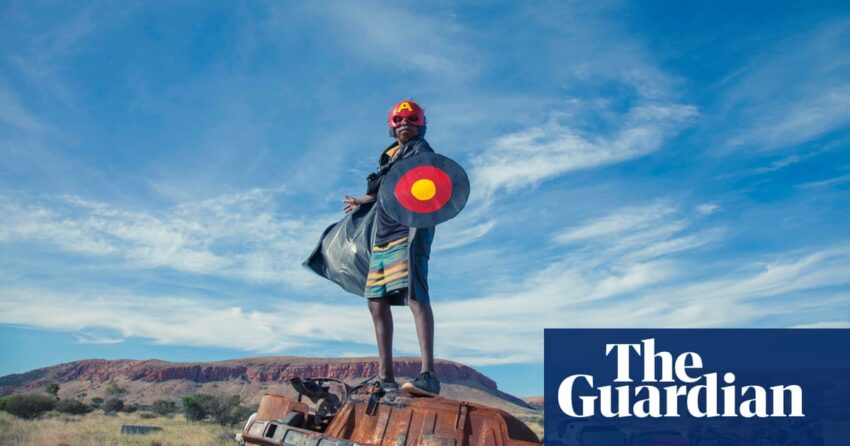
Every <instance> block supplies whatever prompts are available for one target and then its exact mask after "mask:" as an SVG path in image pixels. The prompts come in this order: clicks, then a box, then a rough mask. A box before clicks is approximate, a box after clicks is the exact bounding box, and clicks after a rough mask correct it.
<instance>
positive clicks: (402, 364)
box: [0, 357, 497, 395]
mask: <svg viewBox="0 0 850 446" xmlns="http://www.w3.org/2000/svg"><path fill="white" fill-rule="evenodd" d="M394 366H395V373H396V375H397V376H399V377H412V376H416V375H417V374H418V373H419V361H418V360H416V359H411V358H401V359H398V360H396V361H395V363H394ZM435 367H436V369H437V370H436V372H437V375H438V376H439V377H440V379H441V380H443V381H445V382H455V383H463V384H465V385H469V386H474V387H479V388H482V389H486V390H489V391H496V390H497V388H496V383H495V382H494V381H493V380H491V379H490V378H488V377H486V376H484V375H482V374H481V373H479V372H478V371H476V370H474V369H472V368H470V367H467V366H465V365H462V364H458V363H456V362H451V361H443V360H438V361H437V362H436V364H435ZM377 373H378V363H377V361H376V360H375V359H374V358H350V359H348V358H347V359H319V358H299V357H261V358H246V359H236V360H229V361H219V362H206V363H175V362H165V361H158V360H147V361H136V360H111V361H110V360H104V359H87V360H83V361H75V362H70V363H66V364H60V365H56V366H52V367H46V368H43V369H38V370H35V371H32V372H27V373H25V374H16V375H8V376H5V377H2V378H0V395H8V394H10V393H16V392H25V391H32V390H36V389H39V388H41V387H44V386H45V385H46V384H47V383H50V382H56V383H60V384H61V383H68V382H72V381H84V382H88V383H90V384H99V383H106V382H112V381H120V382H134V381H135V382H146V383H165V382H168V381H174V380H181V381H189V382H193V383H211V382H228V381H229V382H233V381H238V382H244V383H251V384H256V383H281V382H284V381H286V380H288V379H290V378H293V377H296V376H299V377H302V378H313V377H329V378H336V379H340V380H346V381H355V380H360V379H365V378H368V377H370V376H373V375H376V374H377Z"/></svg>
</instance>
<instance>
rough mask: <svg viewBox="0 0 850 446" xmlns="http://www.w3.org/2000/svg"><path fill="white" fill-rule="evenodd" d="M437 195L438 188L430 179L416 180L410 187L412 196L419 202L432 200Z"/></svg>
mask: <svg viewBox="0 0 850 446" xmlns="http://www.w3.org/2000/svg"><path fill="white" fill-rule="evenodd" d="M436 194H437V187H436V186H435V185H434V182H433V181H431V180H428V179H424V178H423V179H421V180H416V182H414V183H413V185H412V186H410V195H413V197H414V198H416V199H417V200H419V201H425V200H430V199H431V198H433V197H434V195H436Z"/></svg>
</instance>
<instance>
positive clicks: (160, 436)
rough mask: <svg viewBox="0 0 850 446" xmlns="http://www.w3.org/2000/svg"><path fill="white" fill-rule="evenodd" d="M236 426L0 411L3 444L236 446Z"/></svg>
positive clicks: (124, 416)
mask: <svg viewBox="0 0 850 446" xmlns="http://www.w3.org/2000/svg"><path fill="white" fill-rule="evenodd" d="M122 424H133V425H144V426H159V427H161V428H162V431H160V432H154V433H151V434H148V435H127V434H122V433H121V425H122ZM236 432H238V429H224V428H222V427H221V426H218V425H213V424H207V423H188V422H186V421H185V419H183V418H182V417H179V416H178V417H175V418H173V419H169V418H163V417H156V418H151V419H142V418H141V417H140V416H139V415H138V414H129V415H128V414H118V415H104V414H102V413H92V414H88V415H85V416H70V415H57V416H47V417H43V418H40V419H37V420H23V419H20V418H17V417H15V416H12V415H10V414H8V413H5V412H0V445H3V446H114V445H115V446H117V445H121V446H235V445H236V444H237V443H236V441H235V440H234V435H235V434H236Z"/></svg>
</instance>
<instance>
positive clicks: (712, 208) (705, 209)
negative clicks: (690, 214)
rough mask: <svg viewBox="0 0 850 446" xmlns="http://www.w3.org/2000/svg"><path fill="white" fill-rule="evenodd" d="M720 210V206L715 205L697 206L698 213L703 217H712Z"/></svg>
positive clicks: (704, 204)
mask: <svg viewBox="0 0 850 446" xmlns="http://www.w3.org/2000/svg"><path fill="white" fill-rule="evenodd" d="M718 210H720V206H718V205H717V204H715V203H703V204H700V205H698V206H697V212H699V213H700V214H702V215H711V214H713V213H715V212H717V211H718Z"/></svg>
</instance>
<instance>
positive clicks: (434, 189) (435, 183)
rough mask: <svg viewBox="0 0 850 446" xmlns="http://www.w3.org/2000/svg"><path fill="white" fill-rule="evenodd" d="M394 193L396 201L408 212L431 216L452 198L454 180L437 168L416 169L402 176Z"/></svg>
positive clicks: (420, 167)
mask: <svg viewBox="0 0 850 446" xmlns="http://www.w3.org/2000/svg"><path fill="white" fill-rule="evenodd" d="M394 192H395V197H396V200H398V202H399V204H401V205H402V206H404V208H405V209H407V210H408V211H411V212H418V213H420V214H429V213H431V212H435V211H438V210H440V208H442V207H443V206H444V205H445V204H446V203H448V201H449V199H451V198H452V180H451V178H449V176H448V174H446V173H445V172H443V171H442V169H439V168H437V167H434V166H419V167H414V168H413V169H410V170H409V171H408V172H407V173H405V174H404V175H402V177H401V178H400V179H399V180H398V182H397V183H396V185H395V191H394Z"/></svg>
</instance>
